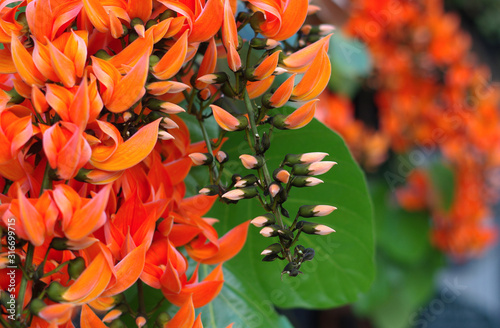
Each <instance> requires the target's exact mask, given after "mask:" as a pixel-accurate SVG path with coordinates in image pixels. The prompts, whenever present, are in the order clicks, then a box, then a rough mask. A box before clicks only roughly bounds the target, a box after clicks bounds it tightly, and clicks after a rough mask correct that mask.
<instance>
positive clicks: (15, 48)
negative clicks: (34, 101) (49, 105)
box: [11, 35, 45, 87]
mask: <svg viewBox="0 0 500 328" xmlns="http://www.w3.org/2000/svg"><path fill="white" fill-rule="evenodd" d="M11 51H12V60H13V62H14V66H16V70H17V72H18V73H19V75H20V76H21V78H22V79H23V81H24V82H26V83H27V84H28V85H33V84H36V85H37V86H39V87H42V86H43V82H44V81H45V78H44V77H43V75H42V74H41V73H40V71H39V70H38V69H37V68H36V66H35V64H34V63H33V57H31V55H30V53H29V52H28V50H26V49H25V48H24V46H23V45H22V44H21V42H20V41H19V40H18V39H17V37H16V36H14V35H12V39H11Z"/></svg>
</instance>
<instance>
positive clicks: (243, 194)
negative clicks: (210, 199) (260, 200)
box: [222, 186, 259, 200]
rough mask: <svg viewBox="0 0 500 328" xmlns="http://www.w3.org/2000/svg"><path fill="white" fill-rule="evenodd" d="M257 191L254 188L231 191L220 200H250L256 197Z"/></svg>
mask: <svg viewBox="0 0 500 328" xmlns="http://www.w3.org/2000/svg"><path fill="white" fill-rule="evenodd" d="M258 193H259V191H258V190H257V188H256V187H253V186H252V187H245V188H240V189H233V190H230V191H228V192H226V193H225V194H224V195H222V198H226V199H230V200H240V199H250V198H254V197H255V196H257V195H258Z"/></svg>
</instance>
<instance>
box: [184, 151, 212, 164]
mask: <svg viewBox="0 0 500 328" xmlns="http://www.w3.org/2000/svg"><path fill="white" fill-rule="evenodd" d="M189 157H190V158H191V160H192V161H193V164H194V165H196V166H199V165H210V164H212V162H213V160H214V157H213V156H212V154H209V153H192V154H189Z"/></svg>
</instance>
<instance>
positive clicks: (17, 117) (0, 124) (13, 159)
mask: <svg viewBox="0 0 500 328" xmlns="http://www.w3.org/2000/svg"><path fill="white" fill-rule="evenodd" d="M32 136H33V126H32V124H31V111H30V110H29V109H28V108H26V107H24V106H20V105H15V106H12V107H9V108H7V109H3V110H2V109H0V173H1V174H2V176H4V177H6V178H8V179H10V180H13V181H15V180H18V179H20V178H21V177H22V176H24V175H25V174H26V173H25V172H24V169H23V167H22V166H21V164H20V162H19V159H18V155H19V154H20V152H21V149H22V148H23V147H24V146H25V145H26V143H27V142H28V141H29V140H30V138H31V137H32Z"/></svg>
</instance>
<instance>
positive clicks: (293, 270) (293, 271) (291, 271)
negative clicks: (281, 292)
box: [281, 262, 302, 278]
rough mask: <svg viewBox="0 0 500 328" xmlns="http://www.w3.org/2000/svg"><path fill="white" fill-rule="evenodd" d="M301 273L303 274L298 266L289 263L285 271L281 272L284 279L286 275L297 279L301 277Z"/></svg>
mask: <svg viewBox="0 0 500 328" xmlns="http://www.w3.org/2000/svg"><path fill="white" fill-rule="evenodd" d="M299 273H302V272H300V271H299V268H298V266H297V265H296V264H295V263H292V262H290V263H288V264H287V265H286V266H285V268H284V269H283V271H282V272H281V277H282V278H283V275H284V274H288V275H289V276H290V277H296V276H298V275H299Z"/></svg>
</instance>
